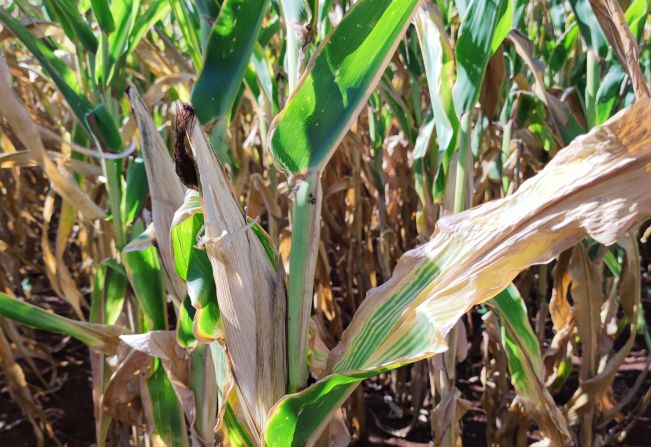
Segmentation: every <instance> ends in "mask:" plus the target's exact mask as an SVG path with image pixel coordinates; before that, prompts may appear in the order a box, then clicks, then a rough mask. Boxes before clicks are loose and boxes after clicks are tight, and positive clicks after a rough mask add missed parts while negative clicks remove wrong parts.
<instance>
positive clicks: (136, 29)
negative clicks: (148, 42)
mask: <svg viewBox="0 0 651 447" xmlns="http://www.w3.org/2000/svg"><path fill="white" fill-rule="evenodd" d="M170 9H171V6H170V4H169V3H168V2H165V1H162V0H156V1H154V2H152V3H151V5H150V6H149V8H147V10H146V11H145V13H144V14H142V15H139V16H138V17H136V22H135V24H134V25H133V30H132V31H131V35H130V36H129V46H128V48H127V52H126V54H130V53H131V52H132V51H133V50H135V49H136V47H137V46H138V44H139V43H140V41H141V40H142V38H143V37H144V36H145V34H146V33H147V31H149V30H150V29H151V28H152V27H153V26H154V25H155V24H156V23H157V22H158V21H160V20H163V19H164V18H165V17H167V15H168V14H169V12H170Z"/></svg>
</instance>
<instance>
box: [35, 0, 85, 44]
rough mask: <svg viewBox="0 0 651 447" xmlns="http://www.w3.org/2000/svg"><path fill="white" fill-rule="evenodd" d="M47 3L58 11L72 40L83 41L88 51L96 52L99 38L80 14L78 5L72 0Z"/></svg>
mask: <svg viewBox="0 0 651 447" xmlns="http://www.w3.org/2000/svg"><path fill="white" fill-rule="evenodd" d="M46 3H47V4H49V6H50V7H52V8H53V9H54V10H55V11H56V14H57V16H59V20H60V21H61V24H62V25H63V29H64V30H65V32H66V34H67V35H68V38H69V39H70V41H72V42H73V43H77V42H79V43H81V45H83V47H84V48H85V49H86V51H88V52H90V53H93V54H95V53H96V52H97V38H96V37H95V35H94V34H93V31H92V30H91V29H90V27H89V26H88V24H87V23H86V22H85V21H84V19H83V18H82V17H81V15H80V14H79V11H78V9H77V6H76V5H75V4H74V3H72V1H71V0H49V1H47V2H46Z"/></svg>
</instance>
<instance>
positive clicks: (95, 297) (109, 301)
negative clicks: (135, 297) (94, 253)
mask: <svg viewBox="0 0 651 447" xmlns="http://www.w3.org/2000/svg"><path fill="white" fill-rule="evenodd" d="M128 283H129V282H128V279H127V275H126V272H125V271H124V267H122V266H121V265H120V264H118V263H117V262H116V261H114V260H113V259H107V260H105V261H103V262H102V263H101V264H100V265H99V267H98V268H97V271H96V272H95V279H94V283H93V292H92V294H91V298H90V315H89V317H88V320H89V321H91V322H92V323H102V324H115V322H116V321H117V320H118V317H119V316H120V312H122V305H123V304H124V298H125V295H126V292H127V285H128Z"/></svg>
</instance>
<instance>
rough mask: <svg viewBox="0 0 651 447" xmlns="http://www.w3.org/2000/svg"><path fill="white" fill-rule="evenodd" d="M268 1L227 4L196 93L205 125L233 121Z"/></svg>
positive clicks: (235, 0) (210, 41) (210, 42)
mask: <svg viewBox="0 0 651 447" xmlns="http://www.w3.org/2000/svg"><path fill="white" fill-rule="evenodd" d="M267 5H268V0H250V1H244V0H226V1H225V2H224V4H223V5H222V8H221V11H220V12H219V17H218V18H217V22H215V25H214V27H213V29H212V31H211V32H210V37H209V38H208V44H207V46H206V52H205V61H204V64H203V70H202V71H201V74H200V75H199V79H197V83H196V84H195V86H194V90H193V91H192V105H193V106H194V108H195V110H196V113H197V117H198V118H199V121H201V123H208V122H210V121H211V120H212V119H213V118H215V117H219V118H222V119H227V120H228V119H229V115H230V110H231V107H232V106H233V102H234V101H235V98H236V96H237V93H238V91H239V89H240V86H241V85H242V78H243V77H244V73H245V71H246V67H247V65H248V63H249V60H250V59H251V53H252V52H253V47H254V45H255V42H256V39H257V38H258V33H259V32H260V25H261V24H262V18H263V17H264V14H265V12H266V10H267Z"/></svg>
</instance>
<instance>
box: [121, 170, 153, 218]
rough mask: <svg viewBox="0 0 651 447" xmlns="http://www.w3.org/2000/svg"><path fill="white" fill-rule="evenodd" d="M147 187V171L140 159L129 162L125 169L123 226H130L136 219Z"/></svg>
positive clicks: (143, 203)
mask: <svg viewBox="0 0 651 447" xmlns="http://www.w3.org/2000/svg"><path fill="white" fill-rule="evenodd" d="M148 193H149V187H148V184H147V171H146V169H145V163H144V161H143V159H142V158H140V157H138V158H133V159H130V160H129V166H128V167H127V190H126V193H125V194H124V196H123V203H122V205H123V206H122V216H123V219H124V224H125V225H131V224H132V223H133V221H134V220H135V219H136V217H138V214H139V213H140V211H141V210H142V208H143V207H144V205H145V202H146V200H147V194H148Z"/></svg>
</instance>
